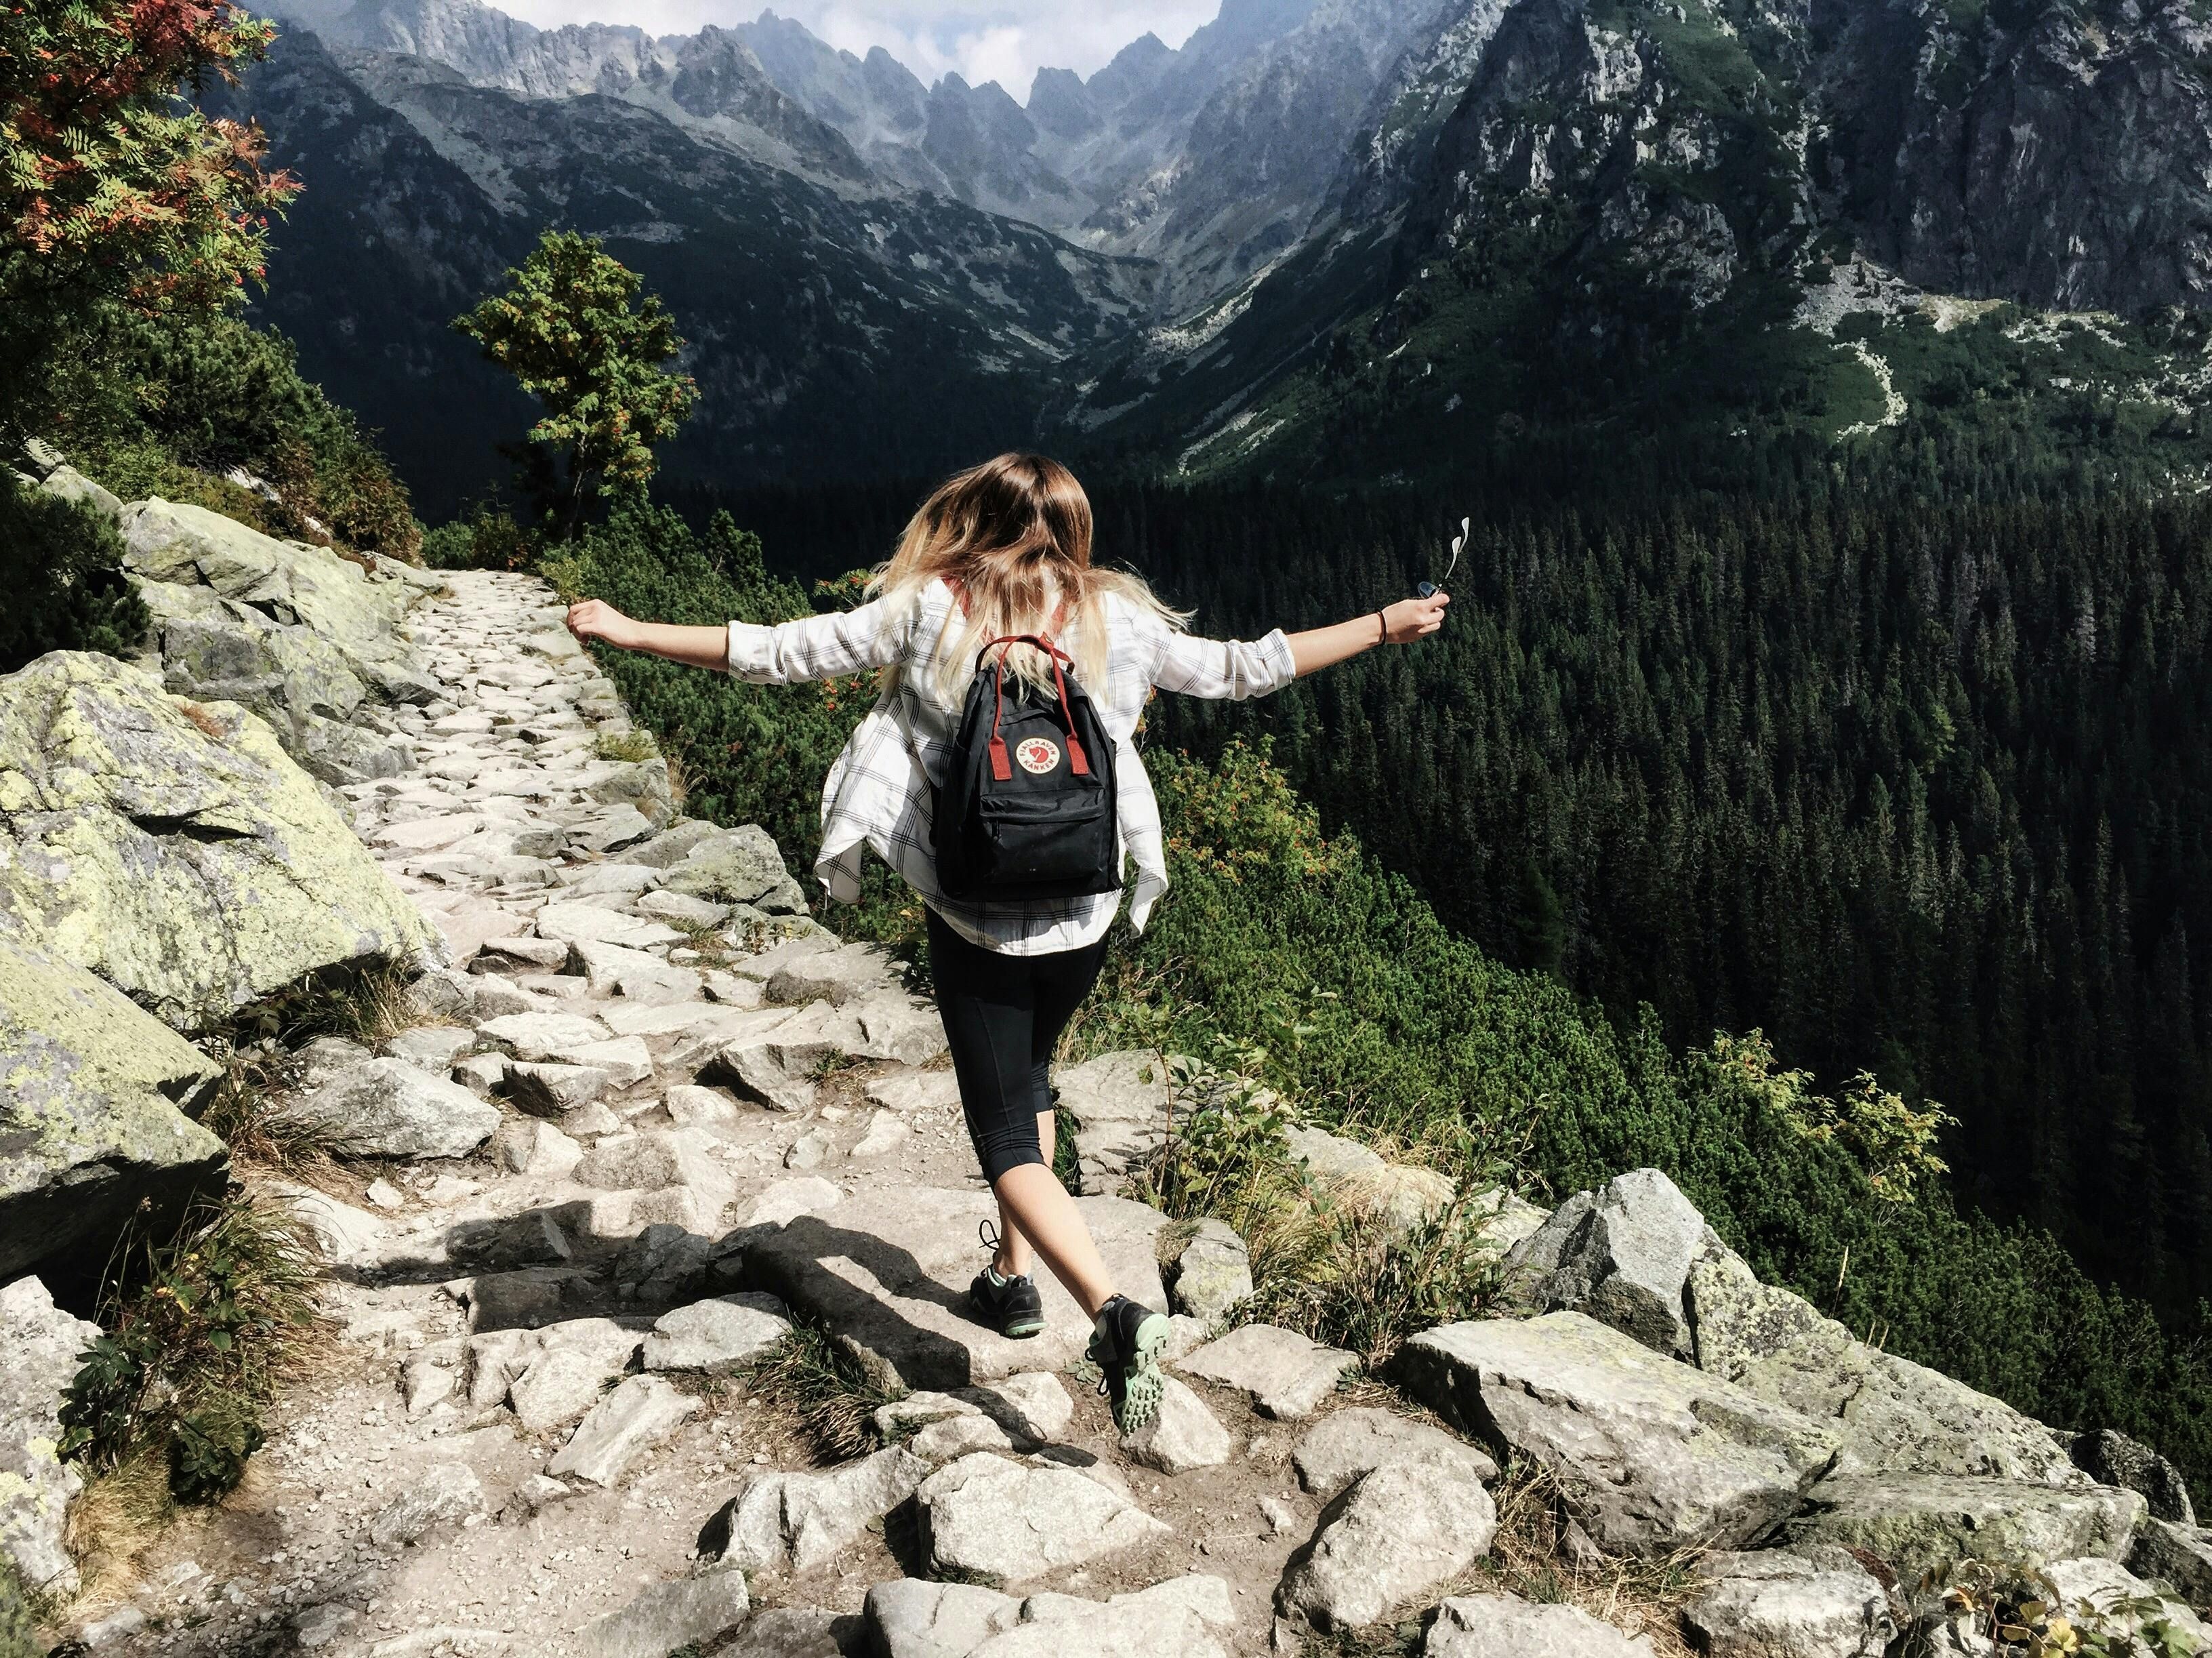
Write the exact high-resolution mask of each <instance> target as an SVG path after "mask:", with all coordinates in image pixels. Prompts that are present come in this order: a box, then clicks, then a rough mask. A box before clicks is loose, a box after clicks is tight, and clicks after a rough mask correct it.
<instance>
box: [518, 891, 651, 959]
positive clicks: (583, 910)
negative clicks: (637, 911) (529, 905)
mask: <svg viewBox="0 0 2212 1658" xmlns="http://www.w3.org/2000/svg"><path fill="white" fill-rule="evenodd" d="M538 936H539V937H540V938H556V939H558V940H560V941H561V942H562V943H563V944H620V945H623V946H624V947H625V948H629V949H633V950H649V949H652V948H653V947H654V946H655V945H659V944H680V943H682V942H684V935H683V934H681V933H679V932H678V931H677V930H675V929H674V928H673V927H670V926H665V925H664V924H663V923H660V922H658V921H655V920H653V919H652V918H651V917H647V916H633V915H624V914H623V912H622V911H619V910H609V909H605V908H603V907H602V906H600V905H597V904H575V903H563V902H560V901H558V900H556V901H555V902H553V903H550V904H548V905H544V907H543V908H542V909H540V910H539V911H538Z"/></svg>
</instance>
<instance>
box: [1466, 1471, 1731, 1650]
mask: <svg viewBox="0 0 2212 1658" xmlns="http://www.w3.org/2000/svg"><path fill="white" fill-rule="evenodd" d="M1491 1495H1492V1497H1493V1498H1495V1500H1496V1501H1497V1503H1498V1535H1497V1536H1496V1537H1495V1538H1494V1539H1492V1541H1491V1545H1490V1557H1489V1559H1488V1561H1487V1562H1486V1563H1484V1564H1485V1565H1486V1568H1487V1570H1486V1571H1485V1572H1484V1573H1483V1576H1484V1577H1485V1578H1486V1580H1487V1581H1486V1582H1483V1583H1482V1584H1480V1586H1479V1587H1480V1588H1490V1589H1502V1590H1504V1592H1505V1593H1507V1594H1517V1595H1519V1596H1520V1597H1521V1598H1522V1600H1538V1601H1565V1602H1566V1603H1567V1604H1568V1605H1570V1606H1579V1607H1581V1608H1582V1609H1583V1611H1584V1612H1588V1613H1589V1615H1590V1616H1591V1617H1593V1618H1597V1619H1598V1620H1599V1621H1600V1622H1601V1623H1607V1624H1613V1625H1614V1626H1616V1627H1617V1628H1620V1629H1623V1630H1626V1631H1628V1632H1629V1633H1630V1634H1631V1635H1638V1634H1641V1635H1648V1636H1650V1637H1651V1645H1652V1647H1653V1649H1655V1650H1656V1652H1657V1653H1659V1654H1660V1655H1661V1658H1692V1649H1691V1648H1690V1645H1689V1643H1687V1642H1686V1641H1685V1640H1684V1639H1683V1638H1682V1619H1681V1612H1682V1607H1683V1606H1684V1605H1685V1604H1686V1602H1687V1601H1688V1600H1690V1598H1691V1596H1692V1594H1693V1593H1694V1591H1695V1588H1696V1578H1695V1572H1696V1569H1697V1564H1698V1562H1699V1559H1700V1558H1701V1557H1703V1553H1704V1551H1702V1550H1697V1549H1685V1550H1682V1551H1679V1552H1677V1553H1674V1554H1671V1555H1667V1556H1664V1557H1660V1558H1656V1559H1616V1558H1614V1557H1611V1556H1609V1555H1601V1554H1599V1553H1597V1551H1595V1550H1594V1549H1589V1548H1583V1549H1582V1550H1579V1551H1578V1550H1577V1549H1576V1548H1575V1547H1574V1546H1573V1545H1571V1543H1570V1542H1569V1529H1568V1527H1569V1522H1568V1521H1567V1520H1566V1518H1565V1508H1564V1506H1563V1504H1562V1503H1561V1501H1560V1494H1559V1482H1558V1481H1557V1480H1556V1479H1554V1478H1553V1477H1552V1475H1551V1474H1550V1473H1549V1472H1547V1471H1546V1470H1544V1469H1542V1468H1540V1467H1538V1466H1536V1465H1535V1464H1534V1463H1531V1462H1528V1461H1524V1460H1518V1459H1516V1460H1509V1461H1508V1463H1507V1464H1506V1466H1505V1470H1504V1474H1503V1475H1502V1476H1501V1477H1500V1478H1499V1479H1498V1484H1497V1486H1496V1487H1495V1488H1494V1489H1493V1490H1492V1493H1491Z"/></svg>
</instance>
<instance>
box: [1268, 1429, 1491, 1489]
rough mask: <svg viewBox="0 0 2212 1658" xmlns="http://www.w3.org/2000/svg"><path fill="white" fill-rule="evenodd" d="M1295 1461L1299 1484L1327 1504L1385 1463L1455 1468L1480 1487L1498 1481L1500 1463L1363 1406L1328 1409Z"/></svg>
mask: <svg viewBox="0 0 2212 1658" xmlns="http://www.w3.org/2000/svg"><path fill="white" fill-rule="evenodd" d="M1291 1461H1292V1462H1293V1463H1295V1464H1296V1465H1297V1470H1298V1483H1299V1484H1302V1485H1304V1487H1305V1488H1306V1490H1309V1491H1311V1492H1312V1493H1313V1494H1314V1495H1315V1496H1317V1497H1319V1498H1320V1499H1321V1500H1322V1502H1324V1503H1326V1502H1328V1500H1329V1499H1330V1498H1332V1497H1334V1496H1336V1494H1337V1493H1338V1492H1340V1491H1341V1490H1345V1489H1346V1487H1347V1486H1349V1485H1351V1484H1353V1483H1355V1482H1356V1481H1358V1479H1359V1478H1361V1477H1362V1476H1364V1475H1365V1474H1367V1473H1369V1472H1372V1471H1373V1470H1375V1469H1376V1468H1379V1467H1381V1466H1383V1464H1384V1463H1386V1462H1427V1463H1433V1464H1436V1465H1437V1466H1443V1467H1451V1468H1456V1469H1458V1470H1459V1471H1460V1472H1462V1474H1463V1475H1464V1476H1465V1477H1466V1478H1469V1479H1473V1480H1474V1481H1476V1482H1477V1483H1478V1484H1488V1483H1489V1482H1490V1481H1492V1480H1493V1479H1495V1478H1498V1464H1497V1463H1496V1462H1494V1461H1492V1460H1491V1459H1490V1457H1489V1456H1488V1455H1486V1454H1484V1453H1483V1452H1481V1451H1480V1450H1477V1449H1476V1448H1474V1446H1472V1445H1469V1444H1468V1442H1466V1441H1464V1440H1460V1439H1454V1438H1453V1437H1452V1436H1450V1435H1449V1434H1448V1433H1446V1432H1444V1431H1443V1429H1441V1428H1431V1426H1429V1424H1428V1423H1425V1422H1415V1421H1413V1420H1412V1419H1411V1418H1410V1417H1401V1416H1398V1415H1396V1414H1395V1413H1394V1412H1392V1411H1377V1410H1372V1409H1369V1408H1367V1407H1364V1406H1359V1407H1355V1408H1353V1409H1352V1410H1348V1411H1330V1412H1329V1414H1328V1415H1327V1416H1325V1417H1322V1419H1321V1420H1320V1421H1319V1422H1317V1423H1315V1424H1314V1425H1313V1427H1312V1428H1310V1429H1308V1430H1307V1432H1306V1436H1305V1437H1304V1439H1302V1440H1300V1441H1299V1442H1298V1443H1297V1449H1296V1450H1294V1451H1292V1452H1291Z"/></svg>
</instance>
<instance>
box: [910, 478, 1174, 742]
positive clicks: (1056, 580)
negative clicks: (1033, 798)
mask: <svg viewBox="0 0 2212 1658" xmlns="http://www.w3.org/2000/svg"><path fill="white" fill-rule="evenodd" d="M937 580H943V581H944V582H946V583H948V584H949V585H950V586H951V588H952V589H953V590H954V592H955V593H956V594H958V595H959V596H960V598H961V600H963V603H962V604H959V605H956V606H955V607H953V611H952V614H951V617H950V618H948V619H947V620H946V622H945V628H946V631H947V632H948V634H950V635H951V637H950V639H949V640H948V641H947V642H946V643H947V646H948V648H947V649H945V650H944V651H943V652H942V653H941V654H940V655H939V689H940V690H942V691H943V692H945V694H946V696H947V698H948V699H950V698H953V697H956V696H957V693H958V692H959V691H960V689H961V688H962V686H964V685H965V684H966V683H967V681H968V680H969V676H970V675H971V674H973V673H974V671H975V657H976V654H977V653H978V652H979V651H980V650H981V649H982V647H983V645H984V643H985V642H986V641H987V640H990V639H995V638H999V637H1003V636H1005V635H1006V634H1010V633H1040V634H1048V635H1051V636H1053V637H1054V638H1055V639H1056V641H1057V643H1059V644H1060V649H1063V650H1065V651H1066V652H1067V654H1068V655H1070V656H1072V657H1073V658H1074V661H1075V674H1076V677H1077V678H1078V679H1079V680H1082V681H1084V683H1085V684H1086V685H1087V686H1091V688H1092V689H1093V690H1096V691H1103V689H1104V688H1105V683H1106V652H1107V638H1106V599H1107V596H1108V595H1109V594H1119V595H1120V596H1121V598H1122V599H1124V600H1127V602H1128V603H1130V604H1133V605H1134V606H1136V607H1139V609H1141V610H1146V611H1149V612H1151V613H1152V614H1153V615H1155V616H1157V617H1158V618H1159V619H1161V620H1162V621H1164V622H1165V623H1166V624H1167V625H1169V626H1170V627H1172V628H1176V629H1181V628H1182V626H1183V625H1184V624H1185V623H1186V622H1187V621H1188V616H1187V615H1186V614H1185V613H1182V612H1179V611H1176V610H1171V609H1170V608H1169V607H1167V606H1166V605H1164V604H1162V603H1161V602H1160V600H1158V598H1156V597H1155V596H1154V595H1153V593H1152V589H1151V588H1149V587H1147V586H1146V585H1145V582H1144V581H1143V580H1142V578H1140V577H1139V576H1134V575H1132V574H1131V573H1129V572H1128V571H1127V570H1101V569H1099V568H1097V566H1096V565H1094V564H1092V563H1091V498H1090V497H1088V496H1086V495H1085V494H1084V492H1083V485H1080V484H1079V483H1077V482H1076V481H1075V474H1074V473H1073V472H1070V471H1068V469H1067V468H1066V467H1065V466H1061V465H1060V462H1058V461H1057V460H1048V459H1047V458H1046V457H1044V456H1043V455H1041V454H1002V455H1000V456H998V457H997V458H996V459H994V460H986V461H985V462H984V463H983V464H982V465H981V466H970V467H969V469H968V470H967V471H965V472H958V473H956V474H954V475H953V476H952V477H951V478H948V479H945V482H944V483H942V484H940V485H938V486H937V488H936V489H935V490H933V491H931V492H930V496H929V498H928V499H927V501H924V502H923V503H921V508H920V509H918V510H917V511H916V512H915V515H914V516H913V517H912V518H911V519H909V520H908V521H907V527H906V532H905V533H904V534H902V536H900V538H899V545H898V551H897V552H894V553H893V554H892V555H891V557H890V561H889V562H888V563H886V564H883V565H882V566H880V567H879V568H878V570H876V571H875V573H874V575H873V576H872V578H871V580H870V582H869V583H868V592H869V594H870V595H871V596H872V597H880V598H884V599H888V600H892V601H894V602H896V601H897V600H902V599H912V598H915V597H918V596H919V595H920V594H921V589H922V588H925V587H927V586H928V585H929V583H930V582H933V581H937ZM1055 616H1057V617H1058V618H1059V625H1058V626H1057V627H1055V626H1054V617H1055ZM1008 666H1009V667H1012V668H1013V669H1014V670H1015V672H1017V673H1018V674H1021V675H1022V677H1024V679H1027V680H1031V681H1033V682H1038V681H1041V682H1043V683H1046V684H1049V683H1050V680H1051V670H1050V667H1049V666H1048V662H1047V661H1046V658H1045V657H1044V655H1042V653H1041V652H1039V651H1036V650H1033V649H1029V648H1027V647H1021V648H1018V649H1015V650H1013V651H1012V652H1010V653H1009V655H1008ZM890 672H891V673H892V674H896V672H897V670H896V669H892V670H890Z"/></svg>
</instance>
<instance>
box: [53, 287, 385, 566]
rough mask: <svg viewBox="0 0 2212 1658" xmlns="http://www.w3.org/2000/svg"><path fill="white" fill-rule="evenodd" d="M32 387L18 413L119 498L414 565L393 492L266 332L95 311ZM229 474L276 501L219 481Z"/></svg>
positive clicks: (337, 411)
mask: <svg viewBox="0 0 2212 1658" xmlns="http://www.w3.org/2000/svg"><path fill="white" fill-rule="evenodd" d="M43 391H44V395H43V396H42V397H40V399H38V400H37V402H36V403H35V404H34V405H33V406H31V407H29V408H27V409H25V410H24V411H22V413H21V415H20V416H19V418H21V420H22V421H24V422H25V423H26V424H27V426H28V428H29V429H31V430H39V431H41V432H43V433H44V434H45V435H46V436H49V437H51V438H52V440H53V442H56V443H57V444H58V446H59V447H60V448H62V450H63V452H64V454H68V455H69V457H70V460H71V462H72V463H73V464H74V465H76V466H77V468H78V469H79V470H80V471H82V472H85V473H87V474H88V475H89V476H91V477H94V478H96V479H99V480H100V482H101V483H102V484H104V485H106V486H107V487H108V488H109V489H111V490H112V491H114V492H115V493H116V494H118V495H119V496H121V497H123V498H124V499H125V500H126V501H129V500H137V499H140V498H143V497H146V496H149V495H159V496H161V497H165V498H166V499H168V500H172V501H189V502H192V503H195V504H197V505H200V506H205V507H210V508H212V509H215V510H216V511H218V512H223V513H228V514H229V515H231V516H233V517H235V518H237V519H239V520H240V521H241V522H244V523H246V524H250V525H252V527H254V528H256V529H258V530H261V531H262V532H264V533H266V534H270V535H276V536H280V537H289V538H294V539H305V540H310V541H315V542H327V541H335V542H337V544H339V545H341V546H346V547H349V548H352V549H355V550H356V551H360V552H376V553H382V554H386V555H388V556H391V557H393V558H401V559H410V560H411V559H413V558H415V557H416V553H417V551H418V548H419V546H420V537H421V532H420V530H419V528H418V527H417V526H416V522H415V517H414V514H413V512H412V511H411V510H410V507H409V503H408V497H407V491H406V487H405V485H403V484H402V483H401V482H400V481H399V479H398V476H397V475H396V474H395V473H394V472H392V468H391V466H390V465H389V463H387V462H386V460H385V459H384V457H383V455H382V454H381V453H380V452H379V450H378V449H377V448H376V446H375V444H374V442H372V441H371V440H370V439H369V438H368V436H365V435H364V434H363V433H362V430H361V429H360V426H359V424H358V423H356V420H355V419H354V418H353V416H352V414H351V413H350V412H349V411H346V410H344V409H342V408H340V407H338V406H337V405H336V404H334V403H332V402H331V400H330V399H329V398H328V397H326V396H325V395H324V393H323V390H322V388H321V387H319V386H317V385H315V384H314V383H313V381H307V380H304V379H302V378H301V375H300V372H299V366H298V363H297V361H296V357H295V352H294V350H293V347H292V344H291V342H290V341H289V340H288V339H286V338H284V337H283V335H281V334H279V333H276V332H275V331H274V330H271V329H266V328H256V327H253V326H250V325H249V324H247V323H246V322H245V321H243V320H240V318H238V317H235V316H232V315H229V314H222V313H216V314H207V313H194V312H177V313H171V314H161V315H158V316H148V315H143V314H139V313H137V312H135V311H131V310H127V309H124V308H108V309H104V310H101V311H99V312H97V313H95V314H93V315H91V316H89V317H87V318H84V319H82V320H79V322H78V324H77V326H76V334H75V336H74V338H73V341H72V344H71V348H70V350H69V351H67V352H66V353H64V354H62V358H61V359H60V367H59V369H58V372H56V373H55V374H54V375H52V376H51V377H50V379H49V381H48V383H47V384H46V386H45V387H44V388H43ZM234 467H236V468H242V469H244V470H245V471H246V472H249V473H252V475H254V476H255V477H258V478H259V479H262V480H264V482H265V483H267V484H268V485H270V486H271V487H272V488H273V489H274V490H275V491H276V493H277V495H278V497H279V498H278V499H277V500H275V501H271V500H269V499H268V498H267V497H264V496H263V495H261V494H259V493H258V492H256V491H252V490H247V489H243V488H241V487H240V486H239V485H235V484H233V483H230V482H229V481H228V479H226V478H225V477H224V476H223V475H224V474H225V473H227V472H229V471H231V470H232V469H233V468H234ZM318 526H319V527H318Z"/></svg>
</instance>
